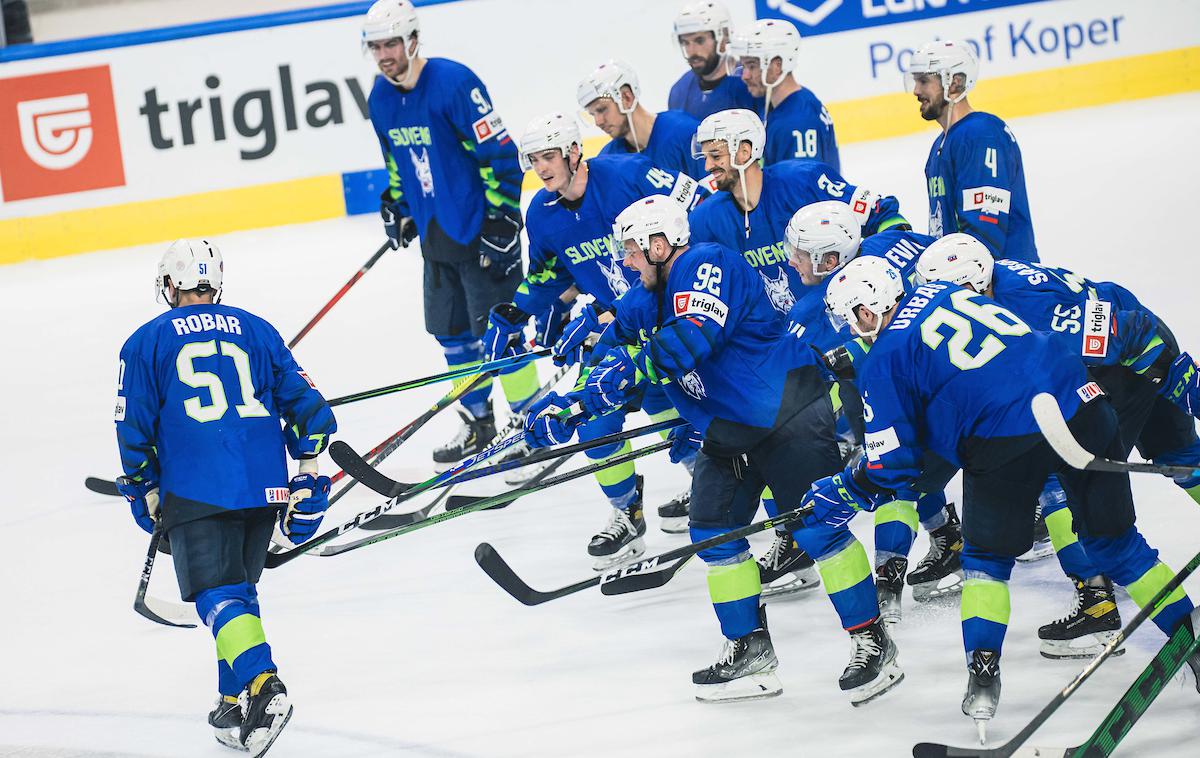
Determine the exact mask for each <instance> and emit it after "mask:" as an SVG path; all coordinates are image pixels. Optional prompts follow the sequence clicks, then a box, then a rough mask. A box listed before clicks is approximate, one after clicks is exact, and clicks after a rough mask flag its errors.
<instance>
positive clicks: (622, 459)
mask: <svg viewBox="0 0 1200 758" xmlns="http://www.w3.org/2000/svg"><path fill="white" fill-rule="evenodd" d="M670 446H671V442H670V441H663V442H656V443H655V444H653V445H649V446H647V447H644V448H641V449H640V450H632V451H630V452H628V453H624V454H622V455H617V456H613V457H612V458H607V459H605V460H603V461H598V462H596V463H593V464H591V465H589V466H584V467H583V468H578V469H575V470H574V471H569V472H567V473H565V474H559V475H558V476H552V477H550V478H548V479H545V480H543V481H541V482H538V483H537V484H532V485H528V486H525V487H518V488H517V489H514V490H509V491H508V492H502V493H500V494H499V495H493V496H491V497H485V498H483V499H482V500H477V501H475V502H473V503H470V504H468V505H465V506H462V507H455V508H449V507H448V508H447V510H446V512H445V513H439V514H438V515H436V516H430V517H429V518H427V519H425V520H423V521H418V522H417V523H415V524H410V525H408V526H405V527H401V528H399V529H394V530H392V531H390V532H384V533H382V534H377V535H373V536H371V537H363V538H362V539H359V540H355V541H354V542H346V543H343V544H341V545H329V546H326V547H324V548H322V549H321V550H320V551H318V553H317V554H318V555H321V556H331V555H341V554H342V553H346V552H349V551H351V550H357V549H358V548H360V547H366V546H367V545H374V544H375V543H377V542H383V541H384V540H390V539H391V538H393V537H399V536H400V535H402V534H408V533H409V532H414V531H416V530H418V529H424V528H425V527H427V526H433V525H434V524H440V523H441V522H443V521H448V520H450V519H455V518H458V517H459V516H465V515H466V514H468V513H474V512H475V511H481V510H484V509H486V508H491V507H492V506H495V505H499V504H500V503H507V502H510V501H513V500H516V499H517V498H519V497H522V496H523V495H528V494H531V493H533V492H538V491H539V490H544V489H547V488H549V487H553V486H555V485H557V484H562V483H563V482H569V481H571V480H572V479H578V478H579V477H581V476H587V475H588V474H594V473H596V472H597V471H600V470H602V469H606V468H609V467H610V466H619V465H620V464H622V463H628V462H629V461H632V460H636V459H638V458H641V457H643V456H646V455H650V454H651V453H657V452H659V451H661V450H666V449H667V448H669V447H670ZM451 499H452V500H453V498H451Z"/></svg>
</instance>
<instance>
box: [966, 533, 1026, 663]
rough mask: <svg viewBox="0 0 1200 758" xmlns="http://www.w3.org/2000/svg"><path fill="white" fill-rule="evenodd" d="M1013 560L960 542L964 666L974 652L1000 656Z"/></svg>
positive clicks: (1008, 611)
mask: <svg viewBox="0 0 1200 758" xmlns="http://www.w3.org/2000/svg"><path fill="white" fill-rule="evenodd" d="M1014 563H1015V559H1013V558H1006V557H1003V556H999V555H994V554H991V553H987V552H984V551H982V550H979V549H978V548H976V547H974V546H973V545H971V543H969V542H966V541H965V540H964V542H963V552H962V567H963V575H964V577H965V579H966V581H965V582H964V583H963V592H962V601H961V603H962V605H961V617H962V635H963V649H964V651H965V652H966V656H967V661H968V663H969V662H970V660H971V654H972V653H973V652H975V651H976V650H993V651H995V652H997V653H999V652H1001V649H1002V648H1003V647H1004V635H1005V633H1006V632H1007V631H1008V618H1009V614H1010V612H1011V603H1010V600H1009V594H1008V580H1009V577H1010V576H1011V575H1012V567H1013V564H1014Z"/></svg>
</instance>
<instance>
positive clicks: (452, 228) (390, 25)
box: [362, 0, 538, 467]
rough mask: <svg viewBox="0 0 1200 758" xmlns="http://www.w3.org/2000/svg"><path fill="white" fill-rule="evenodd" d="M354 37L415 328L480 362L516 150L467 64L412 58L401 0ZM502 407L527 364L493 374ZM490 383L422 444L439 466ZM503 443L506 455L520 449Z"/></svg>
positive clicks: (415, 48) (405, 1)
mask: <svg viewBox="0 0 1200 758" xmlns="http://www.w3.org/2000/svg"><path fill="white" fill-rule="evenodd" d="M362 37H363V45H364V46H365V47H366V48H367V49H368V50H369V51H370V52H371V55H372V56H373V58H374V59H375V61H376V64H377V65H378V67H379V71H380V74H381V75H380V76H378V77H376V79H375V86H374V87H373V88H372V90H371V95H370V97H369V98H368V100H367V105H368V109H369V112H370V115H371V124H372V126H373V127H374V129H375V134H376V136H377V137H378V139H379V145H380V147H381V148H382V150H383V157H384V163H385V164H386V166H387V170H388V178H389V186H388V188H387V189H386V190H385V191H384V192H383V196H382V198H381V207H380V213H381V215H382V216H383V220H384V226H385V229H386V230H387V233H388V236H389V237H390V238H391V239H392V246H393V247H408V245H409V243H410V242H412V241H413V240H414V239H416V238H417V237H418V236H419V237H420V239H421V257H422V258H423V259H424V309H425V330H426V331H427V332H429V333H430V334H431V335H433V337H434V338H435V339H436V340H437V341H438V343H439V344H440V345H441V347H442V351H443V352H444V353H445V356H446V363H447V364H448V365H449V367H450V368H452V369H453V368H462V367H466V366H470V365H473V364H476V363H478V362H479V360H480V357H481V356H482V354H483V347H482V344H481V343H480V341H479V337H480V336H481V335H482V334H483V329H484V325H485V323H486V321H487V313H488V310H489V309H490V308H491V307H492V306H493V305H495V304H496V303H502V302H505V301H507V300H509V299H510V298H511V297H512V294H513V292H515V291H516V288H517V285H518V284H520V283H521V279H522V275H523V272H522V270H521V242H520V231H521V205H520V200H521V181H522V178H523V177H522V173H521V169H520V167H519V166H518V165H517V150H516V147H515V146H514V145H513V142H512V138H511V137H510V136H509V134H508V132H507V130H506V129H505V128H504V122H503V121H502V120H501V119H500V116H499V114H498V113H497V112H496V110H495V109H494V108H493V107H492V101H491V96H490V95H488V91H487V88H486V87H484V85H483V82H481V81H480V80H479V77H477V76H476V75H475V74H474V72H472V71H471V70H470V69H469V68H467V67H466V66H463V65H462V64H460V63H456V62H454V61H451V60H447V59H445V58H423V57H422V56H421V55H420V52H419V49H420V42H421V40H420V35H419V24H418V20H417V13H416V10H415V9H414V8H413V5H412V3H411V2H410V0H378V2H376V3H375V4H374V5H372V6H371V9H370V10H369V11H368V12H367V15H366V18H365V19H364V21H363V31H362ZM500 383H501V385H503V387H504V393H505V395H506V396H507V398H508V401H509V404H510V406H512V407H513V409H514V410H517V409H520V407H521V406H522V404H523V403H525V402H526V401H527V400H528V398H529V397H530V396H531V395H532V394H533V393H534V392H535V391H536V390H537V385H538V380H537V370H536V369H535V368H534V367H533V366H532V365H530V364H526V365H524V366H520V367H518V368H516V369H513V370H511V371H508V372H502V373H501V375H500ZM491 390H492V383H491V381H490V380H489V381H485V382H483V383H482V384H481V385H480V386H479V387H478V388H476V389H475V390H472V391H471V392H469V393H467V394H466V395H464V396H463V398H462V406H463V410H461V411H460V415H461V416H462V419H463V426H462V428H461V429H460V430H459V431H458V433H457V434H456V435H455V437H454V438H453V439H452V440H451V441H450V442H448V443H446V444H445V445H442V446H440V447H437V448H435V449H434V451H433V460H434V463H435V464H437V465H438V466H439V467H447V466H449V465H451V464H453V463H454V462H456V461H458V460H460V459H462V458H464V457H466V456H468V455H473V454H474V453H476V452H478V451H480V450H482V449H483V448H484V447H485V446H486V445H487V444H488V443H489V442H490V441H491V440H492V438H493V437H495V434H496V424H495V417H494V415H493V413H492V403H491V400H490V399H489V396H490V395H491ZM521 453H522V451H521V450H514V452H513V453H512V454H513V455H520V454H521Z"/></svg>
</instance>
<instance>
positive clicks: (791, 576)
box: [758, 530, 821, 600]
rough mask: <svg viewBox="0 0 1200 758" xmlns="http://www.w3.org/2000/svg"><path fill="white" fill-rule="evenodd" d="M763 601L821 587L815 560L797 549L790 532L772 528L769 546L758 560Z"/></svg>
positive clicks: (798, 547)
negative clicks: (772, 540) (773, 530)
mask: <svg viewBox="0 0 1200 758" xmlns="http://www.w3.org/2000/svg"><path fill="white" fill-rule="evenodd" d="M758 580H759V582H760V583H761V584H762V598H763V600H778V599H780V598H783V597H786V596H788V595H794V594H796V593H797V592H802V591H804V590H811V589H814V588H816V587H820V586H821V577H820V575H819V574H818V573H817V567H816V563H815V562H814V561H813V559H812V558H810V557H809V556H808V553H806V552H804V551H803V550H801V549H800V546H799V545H797V544H796V540H794V539H792V534H791V532H785V531H778V530H777V531H776V532H775V541H774V542H772V543H771V547H770V549H768V550H767V552H766V553H764V554H763V556H762V557H761V558H759V559H758Z"/></svg>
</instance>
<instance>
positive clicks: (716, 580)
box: [690, 524, 762, 640]
mask: <svg viewBox="0 0 1200 758" xmlns="http://www.w3.org/2000/svg"><path fill="white" fill-rule="evenodd" d="M729 531H730V529H729V528H727V527H706V526H697V525H696V524H691V526H690V532H691V538H692V544H695V543H697V542H701V541H703V540H706V539H708V538H710V537H716V536H717V535H720V534H725V533H727V532H729ZM699 556H700V558H701V559H702V560H703V561H704V562H705V563H706V564H708V595H709V598H710V599H711V600H712V604H713V611H714V612H715V613H716V614H717V621H718V622H720V624H721V634H724V635H725V637H726V638H727V639H731V640H734V639H737V638H738V637H744V636H746V635H747V634H749V633H750V632H753V631H754V630H755V628H757V627H758V596H759V595H760V594H761V593H762V585H761V584H760V583H759V579H758V564H757V563H755V562H754V558H753V557H752V556H751V555H750V541H749V540H747V539H746V538H744V537H743V538H742V539H740V540H733V541H732V542H726V543H725V544H723V545H717V546H716V547H712V548H709V549H707V550H701V551H700V552H699Z"/></svg>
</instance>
